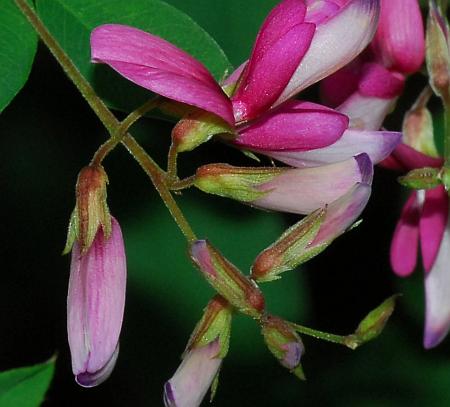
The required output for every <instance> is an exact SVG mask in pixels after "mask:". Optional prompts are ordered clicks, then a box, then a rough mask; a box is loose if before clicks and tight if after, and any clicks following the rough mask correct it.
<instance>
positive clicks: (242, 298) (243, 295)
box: [190, 240, 264, 319]
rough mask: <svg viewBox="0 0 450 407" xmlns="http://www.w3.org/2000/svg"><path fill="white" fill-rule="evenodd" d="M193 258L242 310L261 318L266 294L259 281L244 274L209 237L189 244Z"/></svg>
mask: <svg viewBox="0 0 450 407" xmlns="http://www.w3.org/2000/svg"><path fill="white" fill-rule="evenodd" d="M190 255H191V259H192V261H193V262H194V263H195V264H196V266H197V267H198V268H199V269H200V271H201V272H202V274H203V276H204V277H205V278H206V280H207V281H208V282H209V284H211V286H212V287H213V288H214V289H215V290H216V291H217V292H218V293H219V294H220V295H222V296H223V297H224V298H225V299H226V300H227V301H228V302H229V303H230V304H231V305H233V306H234V307H236V308H237V309H238V310H239V311H241V312H242V313H244V314H246V315H249V316H251V317H252V318H255V319H260V318H261V316H262V313H263V312H264V297H263V295H262V293H261V291H260V290H259V288H258V286H257V285H256V283H255V282H254V281H252V280H250V279H249V278H247V277H246V276H244V275H243V274H242V273H241V272H240V271H239V270H238V269H237V268H236V267H235V266H234V265H233V264H231V263H230V262H229V261H228V260H227V259H226V258H225V257H224V256H223V255H222V254H221V253H220V252H219V251H218V250H216V249H215V248H214V247H213V246H211V244H210V243H209V242H208V241H206V240H197V241H196V242H194V243H193V244H192V245H191V247H190Z"/></svg>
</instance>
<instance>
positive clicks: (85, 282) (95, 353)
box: [67, 218, 126, 387]
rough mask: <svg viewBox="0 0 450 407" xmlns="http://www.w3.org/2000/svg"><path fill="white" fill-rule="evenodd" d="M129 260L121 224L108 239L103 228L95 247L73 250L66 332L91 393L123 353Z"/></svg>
mask: <svg viewBox="0 0 450 407" xmlns="http://www.w3.org/2000/svg"><path fill="white" fill-rule="evenodd" d="M125 286H126V260H125V249H124V244H123V238H122V232H121V230H120V226H119V223H118V222H117V221H116V220H115V219H114V218H111V233H110V236H109V237H108V238H107V237H105V233H104V231H103V230H102V227H100V228H99V229H98V231H97V233H96V235H95V238H94V241H93V243H92V245H91V246H90V247H89V248H88V249H87V251H86V253H85V254H82V253H81V248H80V244H79V243H78V242H77V241H76V242H75V243H74V245H73V249H72V262H71V266H70V280H69V292H68V295H67V332H68V337H69V346H70V352H71V356H72V370H73V373H74V375H75V379H76V381H77V383H78V384H80V385H81V386H84V387H92V386H96V385H98V384H100V383H102V382H103V381H104V380H106V379H107V378H108V377H109V375H110V374H111V372H112V370H113V368H114V364H115V362H116V359H117V355H118V351H119V334H120V330H121V326H122V319H123V311H124V306H125Z"/></svg>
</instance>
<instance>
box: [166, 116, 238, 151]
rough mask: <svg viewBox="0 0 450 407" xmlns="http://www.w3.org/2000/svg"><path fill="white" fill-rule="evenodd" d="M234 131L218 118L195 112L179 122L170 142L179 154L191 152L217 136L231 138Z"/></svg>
mask: <svg viewBox="0 0 450 407" xmlns="http://www.w3.org/2000/svg"><path fill="white" fill-rule="evenodd" d="M233 133H234V130H233V129H232V128H231V126H230V125H229V124H227V122H226V121H225V120H223V119H221V118H220V117H219V116H216V115H214V114H211V113H208V112H203V111H196V112H193V113H191V114H189V115H187V116H186V117H185V118H184V119H182V120H180V121H179V122H178V123H177V125H176V126H175V127H174V129H173V130H172V142H173V144H174V145H175V146H176V149H177V151H178V152H179V153H181V152H184V151H191V150H193V149H194V148H196V147H198V146H199V145H200V144H203V143H206V142H207V141H208V140H209V139H210V138H211V137H213V136H214V135H217V134H226V135H227V137H233Z"/></svg>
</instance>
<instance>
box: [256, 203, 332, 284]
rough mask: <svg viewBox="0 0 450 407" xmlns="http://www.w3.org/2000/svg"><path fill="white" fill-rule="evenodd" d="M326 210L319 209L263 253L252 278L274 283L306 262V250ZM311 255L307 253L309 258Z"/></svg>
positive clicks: (259, 257)
mask: <svg viewBox="0 0 450 407" xmlns="http://www.w3.org/2000/svg"><path fill="white" fill-rule="evenodd" d="M325 214H326V210H325V209H318V210H317V211H314V212H313V213H312V214H310V215H308V216H307V217H306V218H304V219H302V220H301V221H300V222H298V223H296V224H295V225H293V226H291V227H290V228H289V229H288V230H287V231H286V232H284V233H283V234H282V235H281V236H280V238H279V239H278V240H277V241H276V242H275V243H273V244H272V245H271V246H269V247H268V248H267V249H265V250H264V251H263V252H261V253H260V254H259V255H258V257H257V258H256V260H255V262H254V263H253V267H252V278H253V279H254V280H256V281H258V282H262V281H264V282H265V281H272V280H276V279H279V278H280V276H279V275H280V274H281V273H283V272H285V271H288V270H292V269H294V268H295V267H297V266H298V265H299V264H301V263H302V262H304V261H305V249H306V247H307V246H308V245H309V244H311V243H312V241H313V240H314V238H315V237H316V235H317V233H318V232H319V229H320V226H321V225H322V222H323V220H324V218H325ZM308 255H309V253H308V252H307V253H306V256H308Z"/></svg>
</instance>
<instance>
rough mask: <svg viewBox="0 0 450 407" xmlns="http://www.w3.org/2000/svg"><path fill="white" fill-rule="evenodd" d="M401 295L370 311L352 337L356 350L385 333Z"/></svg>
mask: <svg viewBox="0 0 450 407" xmlns="http://www.w3.org/2000/svg"><path fill="white" fill-rule="evenodd" d="M398 297H399V295H393V296H392V297H389V298H388V299H387V300H385V301H383V303H382V304H380V305H379V306H378V307H377V308H375V309H374V310H372V311H370V312H369V313H368V314H367V316H366V317H365V318H364V319H363V320H362V321H361V323H360V324H359V325H358V328H356V331H355V333H354V334H353V335H351V336H352V337H353V339H354V341H355V346H354V347H355V348H356V347H357V346H359V345H362V344H364V343H366V342H369V341H371V340H372V339H375V338H376V337H377V336H378V335H380V333H381V332H382V331H383V329H384V327H385V326H386V323H387V321H388V320H389V318H390V316H391V315H392V313H393V312H394V308H395V303H396V300H397V298H398Z"/></svg>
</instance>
